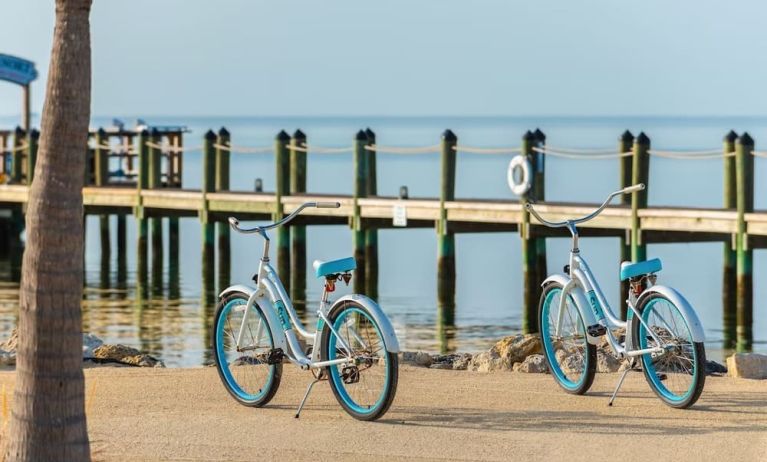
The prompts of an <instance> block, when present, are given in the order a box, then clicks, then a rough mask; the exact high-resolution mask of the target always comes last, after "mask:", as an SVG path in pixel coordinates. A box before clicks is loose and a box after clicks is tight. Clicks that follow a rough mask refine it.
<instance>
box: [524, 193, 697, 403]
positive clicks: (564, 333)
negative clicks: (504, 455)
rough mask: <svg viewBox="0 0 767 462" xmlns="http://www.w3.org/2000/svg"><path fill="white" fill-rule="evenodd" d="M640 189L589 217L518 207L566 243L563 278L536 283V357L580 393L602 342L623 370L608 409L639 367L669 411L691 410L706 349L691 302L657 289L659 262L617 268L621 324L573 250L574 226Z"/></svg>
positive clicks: (664, 288)
mask: <svg viewBox="0 0 767 462" xmlns="http://www.w3.org/2000/svg"><path fill="white" fill-rule="evenodd" d="M643 189H644V185H643V184H638V185H634V186H630V187H628V188H625V189H622V190H619V191H615V192H613V193H612V194H610V195H609V196H608V197H607V199H606V200H605V201H604V203H602V205H601V206H599V207H598V208H597V209H596V210H595V211H594V212H592V213H591V214H589V215H586V216H584V217H581V218H577V219H570V220H565V221H557V222H552V221H548V220H545V219H543V218H542V217H541V216H540V215H539V214H538V212H537V211H536V210H535V207H534V206H533V204H530V203H527V204H525V208H526V209H527V210H528V211H529V212H530V213H531V214H532V215H533V216H534V217H535V218H536V219H537V220H538V222H539V223H541V224H543V225H546V226H549V227H552V228H567V229H568V231H570V233H571V234H572V237H573V246H572V249H571V250H570V261H569V265H567V266H565V274H558V275H553V276H550V277H548V278H547V279H546V280H545V281H544V282H543V284H542V286H543V293H542V294H541V301H540V304H539V307H538V325H539V327H540V332H541V341H542V343H543V352H544V356H545V357H546V361H547V363H548V366H549V370H550V371H551V373H552V375H553V377H554V379H555V380H556V382H557V383H558V384H559V385H560V386H561V387H562V388H563V389H564V390H565V391H567V392H568V393H573V394H583V393H586V391H588V389H589V387H591V384H592V382H593V381H594V374H595V372H596V360H597V357H596V345H599V344H600V343H601V339H602V338H603V337H606V338H607V344H608V345H610V347H611V349H612V351H613V353H614V354H615V355H616V356H617V357H618V358H620V359H622V360H623V361H624V362H625V363H626V368H625V370H624V372H623V374H622V375H621V377H620V380H619V381H618V385H617V386H616V387H615V391H614V392H613V394H612V396H611V397H610V401H609V405H612V403H613V401H614V400H615V396H616V395H617V393H618V390H619V389H620V387H621V385H622V384H623V381H624V379H625V378H626V374H628V372H630V371H631V370H636V369H637V368H639V367H640V366H641V369H642V370H643V371H644V376H645V378H646V379H647V383H649V384H650V388H652V390H653V391H654V392H655V394H656V395H658V397H659V398H660V399H661V400H663V402H664V403H666V404H668V405H669V406H672V407H675V408H687V407H689V406H692V405H693V404H694V403H695V401H697V400H698V398H699V397H700V394H701V392H702V391H703V385H704V383H705V378H706V375H705V364H706V351H705V349H704V346H703V342H704V340H705V336H704V333H703V326H702V325H701V323H700V321H699V319H698V316H697V315H696V314H695V310H693V308H692V306H691V305H690V303H689V302H688V301H687V300H686V299H685V298H684V297H683V296H682V295H681V294H680V293H679V292H677V291H676V290H675V289H673V288H671V287H667V286H662V285H656V280H657V276H656V273H657V272H658V271H660V270H661V267H662V265H661V261H660V260H659V259H657V258H656V259H653V260H648V261H643V262H638V263H628V262H624V263H622V264H621V270H620V277H621V280H622V281H625V280H628V281H629V285H630V290H629V299H628V300H627V303H628V312H627V320H626V321H622V320H621V319H620V318H619V317H618V316H616V315H615V314H614V312H613V311H612V309H611V308H610V305H609V304H608V303H607V300H606V299H605V296H604V294H603V293H602V290H601V289H600V287H599V284H598V283H597V281H596V279H595V277H594V275H593V274H592V272H591V270H590V269H589V266H588V264H587V263H586V260H584V259H583V256H582V255H581V252H580V250H579V249H578V229H577V226H576V225H578V224H580V223H584V222H586V221H589V220H591V219H593V218H594V217H596V216H597V215H599V214H600V213H601V212H602V211H603V210H604V209H605V207H607V205H608V204H609V203H610V201H611V200H612V199H613V198H614V197H616V196H618V195H620V194H631V193H636V192H637V191H641V190H643Z"/></svg>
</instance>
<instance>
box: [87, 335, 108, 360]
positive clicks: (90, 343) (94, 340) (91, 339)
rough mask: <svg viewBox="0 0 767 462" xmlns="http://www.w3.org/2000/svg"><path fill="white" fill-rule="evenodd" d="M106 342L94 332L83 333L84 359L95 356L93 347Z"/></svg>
mask: <svg viewBox="0 0 767 462" xmlns="http://www.w3.org/2000/svg"><path fill="white" fill-rule="evenodd" d="M103 344H104V341H103V340H101V339H100V338H98V337H96V336H95V335H93V334H87V333H86V334H83V359H87V358H92V357H93V349H94V348H98V347H100V346H101V345H103Z"/></svg>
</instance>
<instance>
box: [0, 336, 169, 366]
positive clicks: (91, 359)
mask: <svg viewBox="0 0 767 462" xmlns="http://www.w3.org/2000/svg"><path fill="white" fill-rule="evenodd" d="M18 343H19V333H18V331H17V330H16V329H13V331H11V335H10V337H8V339H7V340H5V341H4V342H2V343H0V366H15V365H16V349H17V347H18ZM83 362H84V365H85V366H86V367H94V366H117V367H165V364H164V363H163V362H162V361H160V360H159V359H157V358H155V357H154V356H151V355H148V354H146V353H142V352H140V351H139V350H137V349H135V348H131V347H129V346H125V345H120V344H116V345H112V344H106V343H104V341H103V340H101V339H100V338H98V337H96V336H95V335H93V334H88V333H85V334H83Z"/></svg>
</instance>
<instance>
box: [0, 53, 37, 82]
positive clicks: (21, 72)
mask: <svg viewBox="0 0 767 462" xmlns="http://www.w3.org/2000/svg"><path fill="white" fill-rule="evenodd" d="M36 78H37V69H35V63H33V62H32V61H27V60H26V59H21V58H17V57H15V56H10V55H4V54H0V80H7V81H9V82H13V83H18V84H19V85H28V84H29V83H30V82H31V81H33V80H35V79H36Z"/></svg>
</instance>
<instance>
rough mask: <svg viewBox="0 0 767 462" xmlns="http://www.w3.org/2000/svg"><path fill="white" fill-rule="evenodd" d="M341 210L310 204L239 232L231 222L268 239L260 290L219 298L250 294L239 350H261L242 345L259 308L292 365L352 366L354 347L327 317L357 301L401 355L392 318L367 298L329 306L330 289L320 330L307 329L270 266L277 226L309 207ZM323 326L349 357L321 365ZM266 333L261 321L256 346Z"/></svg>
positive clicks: (321, 309)
mask: <svg viewBox="0 0 767 462" xmlns="http://www.w3.org/2000/svg"><path fill="white" fill-rule="evenodd" d="M339 206H340V204H338V203H322V202H320V203H314V202H308V203H305V204H303V205H301V206H300V207H298V208H297V209H296V210H295V211H293V213H291V214H290V215H288V216H287V217H285V218H283V219H282V220H280V221H278V222H277V223H273V224H270V225H267V226H261V227H256V228H252V229H241V228H239V221H237V219H235V218H230V219H229V222H230V224H231V226H232V227H233V228H234V229H235V230H236V231H238V232H241V233H245V234H252V233H257V234H259V235H261V237H262V238H264V251H263V255H262V257H261V260H260V262H259V266H258V273H257V276H256V281H257V285H256V287H255V288H254V287H251V286H247V285H235V286H231V287H229V288H227V289H225V290H224V291H223V292H221V294H220V295H219V296H220V297H225V296H226V295H227V294H229V293H234V292H242V293H245V294H248V301H247V303H246V304H245V305H244V307H243V308H242V309H243V310H244V314H243V317H242V323H241V325H240V329H239V331H238V333H237V338H236V343H237V348H246V349H251V348H257V347H256V346H242V345H241V343H242V335H243V331H244V328H245V326H246V325H247V320H248V316H249V313H251V311H252V310H251V308H252V307H254V306H258V307H259V308H260V309H261V312H262V313H263V314H264V316H265V317H266V318H267V321H268V324H269V328H270V331H271V334H272V339H273V341H274V348H275V349H278V348H279V349H281V350H282V351H283V352H284V353H285V355H286V357H287V358H288V360H289V361H290V362H292V363H294V364H296V365H298V366H300V367H301V368H302V369H319V368H323V367H327V366H332V365H336V364H348V363H351V362H353V361H354V358H353V357H352V354H351V351H352V349H351V347H350V345H347V344H346V342H345V341H344V339H343V338H342V337H341V336H340V335H339V334H338V332H336V331H335V329H334V327H333V324H332V323H331V322H330V321H329V319H328V317H327V316H328V313H330V311H331V310H332V308H333V307H334V306H335V305H336V304H338V303H343V302H345V301H348V300H354V301H355V302H357V303H359V304H361V305H363V306H364V307H365V308H366V309H367V310H368V312H369V313H370V315H371V316H372V317H373V318H374V319H375V321H376V322H377V323H378V325H379V327H380V329H381V330H382V332H381V334H382V336H383V340H384V346H385V348H386V350H387V351H389V352H393V353H396V352H399V343H398V342H397V337H396V334H395V333H394V328H393V327H392V326H391V323H390V322H389V320H388V318H387V317H386V315H385V314H384V313H383V311H382V310H381V308H380V307H379V306H378V304H377V303H375V302H374V301H373V300H371V299H369V298H368V297H365V296H361V295H348V296H345V297H341V298H340V299H338V300H336V302H335V304H333V305H332V306H329V305H330V303H329V300H328V296H329V292H328V290H327V287H326V288H325V290H323V293H322V299H321V301H320V306H319V309H318V310H317V327H316V329H315V330H314V332H310V331H308V330H307V329H306V327H304V325H303V323H302V322H301V320H300V319H299V318H298V314H297V313H296V310H295V308H294V307H293V302H292V300H291V299H290V297H289V296H288V293H287V291H286V290H285V286H284V285H283V284H282V281H281V280H280V278H279V276H278V275H277V272H276V271H275V270H274V268H273V267H272V266H271V264H270V262H269V243H270V240H269V236H268V235H267V234H266V231H267V230H268V229H272V228H276V227H277V226H281V225H283V224H285V223H287V222H288V221H290V220H291V219H293V218H294V217H295V216H296V215H298V214H299V213H300V212H301V210H303V209H304V208H306V207H324V208H337V207H339ZM238 308H239V307H238ZM323 324H326V325H327V326H328V329H329V331H330V332H331V333H333V334H335V336H336V338H337V339H338V342H339V345H340V347H341V348H342V349H343V350H345V352H346V353H347V355H346V356H345V357H344V358H339V359H334V360H327V361H320V353H321V352H320V348H319V346H320V345H322V340H323V339H322V336H323V332H324V329H322V326H323ZM262 329H263V326H262V324H261V322H260V321H259V324H258V327H257V328H256V343H258V341H259V340H260V338H261V335H262V332H263V331H262ZM299 335H300V336H301V337H302V338H303V339H304V340H305V341H306V343H307V344H309V345H312V346H313V348H312V353H311V356H307V355H306V354H305V353H304V352H303V351H302V350H301V344H300V343H299V338H298V336H299ZM354 337H355V339H354V340H355V341H357V342H359V343H360V344H361V345H364V344H365V342H364V341H363V340H362V339H361V338H360V337H359V336H356V335H355V336H354ZM315 346H316V347H315Z"/></svg>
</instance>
